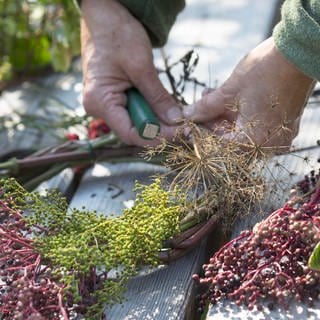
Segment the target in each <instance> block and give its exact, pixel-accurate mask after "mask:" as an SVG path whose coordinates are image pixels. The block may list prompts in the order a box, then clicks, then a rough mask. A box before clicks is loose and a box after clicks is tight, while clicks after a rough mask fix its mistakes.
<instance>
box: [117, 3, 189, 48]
mask: <svg viewBox="0 0 320 320" xmlns="http://www.w3.org/2000/svg"><path fill="white" fill-rule="evenodd" d="M119 1H120V2H121V3H122V4H123V5H124V6H125V7H126V8H127V9H128V10H129V11H130V12H131V13H132V15H133V16H135V17H136V18H137V19H138V20H139V21H140V22H141V23H142V24H143V25H144V26H145V28H146V30H147V32H148V34H149V36H150V39H151V42H152V45H153V46H154V47H161V46H163V45H164V44H165V43H166V41H167V39H168V34H169V32H170V29H171V27H172V25H173V24H174V22H175V20H176V16H177V15H178V13H179V12H180V11H181V10H182V9H183V8H184V6H185V1H184V0H119Z"/></svg>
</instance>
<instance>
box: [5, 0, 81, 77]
mask: <svg viewBox="0 0 320 320" xmlns="http://www.w3.org/2000/svg"><path fill="white" fill-rule="evenodd" d="M0 42H1V43H0V81H3V80H6V79H8V77H9V74H10V73H11V75H15V74H17V73H21V72H23V73H34V72H37V71H39V70H41V69H42V68H43V67H45V66H48V65H50V64H51V65H52V66H53V68H54V69H55V70H56V71H66V70H68V68H69V66H70V62H71V59H72V57H74V56H75V55H78V54H79V53H80V38H79V13H78V12H77V9H76V7H75V5H74V3H73V1H70V0H41V1H40V0H39V1H30V0H0Z"/></svg>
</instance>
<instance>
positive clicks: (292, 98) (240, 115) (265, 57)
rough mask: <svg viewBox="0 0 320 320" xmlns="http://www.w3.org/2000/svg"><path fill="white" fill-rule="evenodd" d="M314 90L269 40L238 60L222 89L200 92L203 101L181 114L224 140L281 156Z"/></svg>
mask: <svg viewBox="0 0 320 320" xmlns="http://www.w3.org/2000/svg"><path fill="white" fill-rule="evenodd" d="M313 87H314V81H313V79H312V78H310V77H308V76H307V75H305V74H303V73H302V72H300V71H299V70H298V69H297V68H296V67H295V66H293V65H292V64H291V63H290V62H288V61H287V60H286V59H285V58H284V56H282V54H281V53H280V52H279V51H278V50H277V48H276V47H275V44H274V42H273V39H272V38H269V39H267V40H265V41H264V42H262V43H261V44H260V45H259V46H257V47H256V48H255V49H253V50H252V51H251V52H250V53H249V54H248V55H247V56H245V57H244V58H243V59H242V60H241V61H240V62H239V64H238V65H237V66H236V68H235V69H234V71H233V72H232V74H231V76H230V77H229V78H228V79H227V80H226V82H225V83H224V84H223V85H222V86H221V87H219V88H217V89H215V90H206V91H204V93H203V96H202V99H201V100H199V101H197V102H196V103H195V104H194V105H191V106H187V107H186V108H185V110H184V115H185V116H186V117H187V118H188V119H190V120H192V121H195V122H197V123H201V124H203V125H205V126H207V127H209V128H211V129H212V130H217V131H216V132H218V133H219V134H223V135H224V137H225V138H226V139H236V140H237V141H239V142H241V143H245V144H254V145H258V146H262V147H268V148H266V150H267V149H269V147H272V148H270V149H272V151H276V150H277V149H278V151H279V152H281V151H282V150H283V151H285V150H286V149H287V148H288V147H289V146H290V144H291V142H292V140H293V138H294V137H295V136H296V134H297V132H298V129H299V122H300V118H301V114H302V112H303V108H304V106H305V104H306V101H307V99H308V97H309V96H310V93H311V91H312V89H313ZM227 128H228V129H227ZM230 128H231V129H230ZM230 130H232V131H230ZM273 147H275V148H273Z"/></svg>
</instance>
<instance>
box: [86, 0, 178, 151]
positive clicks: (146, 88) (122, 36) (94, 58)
mask: <svg viewBox="0 0 320 320" xmlns="http://www.w3.org/2000/svg"><path fill="white" fill-rule="evenodd" d="M81 10H82V21H81V43H82V64H83V82H84V89H83V105H84V107H85V109H86V112H87V113H88V114H90V115H93V116H96V117H99V118H103V119H104V120H105V121H106V123H107V124H108V126H109V127H110V128H111V129H112V130H113V131H114V132H115V133H116V134H117V135H118V136H119V138H120V139H121V140H122V141H123V142H124V143H126V144H129V145H140V146H143V145H155V144H157V143H158V140H157V139H155V140H152V141H150V140H144V139H142V138H140V137H139V136H138V133H137V130H136V129H135V128H134V126H133V124H132V122H131V120H130V118H129V115H128V113H127V110H126V109H125V105H126V95H125V93H124V91H125V90H127V89H128V88H130V87H136V88H137V89H138V90H139V91H140V92H141V94H142V95H143V96H144V97H145V99H146V100H147V101H148V102H149V104H150V106H151V107H152V108H153V110H154V111H155V113H156V114H157V115H158V117H159V119H160V121H161V132H160V136H163V137H165V138H167V139H171V138H172V137H173V136H174V133H175V130H176V126H175V125H176V121H177V120H178V119H181V117H182V114H181V111H180V108H179V107H178V105H177V103H176V102H175V100H174V99H173V98H172V97H171V96H170V95H169V94H168V92H167V91H166V90H165V89H164V87H163V86H162V84H161V82H160V80H159V78H158V75H157V71H156V69H155V67H154V65H153V56H152V47H151V43H150V40H149V37H148V35H147V33H146V31H145V29H144V27H143V26H142V25H141V24H140V22H138V21H137V20H136V19H135V18H134V17H133V16H132V15H131V14H130V13H129V12H128V11H127V9H126V8H125V7H123V6H122V5H121V4H120V3H119V2H118V1H115V0H83V1H82V5H81Z"/></svg>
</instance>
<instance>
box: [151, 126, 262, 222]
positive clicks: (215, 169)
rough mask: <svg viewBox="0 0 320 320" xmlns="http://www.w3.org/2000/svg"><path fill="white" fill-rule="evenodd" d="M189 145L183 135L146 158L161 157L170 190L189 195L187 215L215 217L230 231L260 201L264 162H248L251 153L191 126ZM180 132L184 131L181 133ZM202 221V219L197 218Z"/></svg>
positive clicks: (156, 149) (165, 142) (235, 144)
mask: <svg viewBox="0 0 320 320" xmlns="http://www.w3.org/2000/svg"><path fill="white" fill-rule="evenodd" d="M187 127H188V130H191V133H190V136H191V140H192V141H191V142H190V143H189V142H187V141H186V138H185V137H184V136H183V134H182V132H180V134H178V135H177V137H176V140H175V143H171V142H168V141H163V143H162V145H160V146H158V147H156V148H153V149H149V150H148V152H147V153H146V156H147V157H152V156H154V155H163V156H164V157H165V163H164V165H165V166H166V167H167V168H168V171H167V172H166V174H165V175H166V176H167V177H168V178H169V180H170V185H171V187H174V186H179V188H180V189H181V190H183V191H184V192H185V193H186V194H187V195H188V199H187V200H188V202H187V203H186V210H187V211H188V212H190V214H191V215H192V214H199V213H203V211H205V212H206V215H207V217H208V216H210V215H217V216H218V217H219V219H220V220H221V221H222V222H224V223H225V226H226V227H230V226H231V225H232V223H233V221H234V220H235V218H236V217H237V216H238V215H244V214H246V213H249V212H250V210H251V207H252V205H253V204H256V203H257V202H258V201H259V200H261V198H262V196H263V194H264V190H265V185H264V180H263V179H262V176H261V174H260V172H261V163H263V160H261V159H260V160H255V161H251V159H252V158H251V157H248V154H249V153H250V154H251V153H252V151H251V150H248V151H246V150H243V149H241V145H240V144H239V143H237V142H236V141H227V140H225V139H223V138H221V137H220V136H218V135H216V134H215V133H214V132H212V131H209V130H206V129H205V128H200V127H198V126H196V125H194V124H188V125H187ZM182 131H183V130H182ZM200 219H201V217H200Z"/></svg>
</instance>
